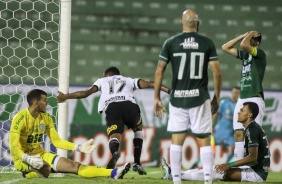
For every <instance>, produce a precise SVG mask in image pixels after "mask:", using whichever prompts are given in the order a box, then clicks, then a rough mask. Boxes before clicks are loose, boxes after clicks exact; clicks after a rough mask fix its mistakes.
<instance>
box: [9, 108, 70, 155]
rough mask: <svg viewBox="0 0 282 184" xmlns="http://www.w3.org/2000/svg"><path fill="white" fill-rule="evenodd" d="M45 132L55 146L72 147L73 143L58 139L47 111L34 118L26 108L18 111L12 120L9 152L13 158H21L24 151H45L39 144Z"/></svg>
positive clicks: (28, 152)
mask: <svg viewBox="0 0 282 184" xmlns="http://www.w3.org/2000/svg"><path fill="white" fill-rule="evenodd" d="M45 132H46V133H47V135H48V137H49V138H50V140H51V141H52V143H53V144H54V146H55V147H57V148H61V149H65V150H73V149H74V147H75V144H74V143H71V142H68V141H64V140H61V139H60V137H59V135H58V132H57V131H56V129H55V127H54V122H53V119H52V118H51V116H50V114H49V113H39V115H38V117H36V118H34V117H33V116H32V115H31V114H30V112H29V110H28V108H26V109H24V110H22V111H20V112H18V113H17V114H16V115H15V116H14V118H13V120H12V125H11V128H10V152H11V155H12V157H13V159H14V160H15V159H22V156H23V154H24V153H27V154H29V155H36V154H42V153H43V152H45V150H44V149H43V148H42V146H41V144H40V143H41V142H42V140H43V135H44V133H45Z"/></svg>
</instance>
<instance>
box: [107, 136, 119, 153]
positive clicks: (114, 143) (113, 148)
mask: <svg viewBox="0 0 282 184" xmlns="http://www.w3.org/2000/svg"><path fill="white" fill-rule="evenodd" d="M109 148H110V150H111V153H112V154H114V152H116V151H118V148H119V141H118V139H117V138H112V139H110V141H109Z"/></svg>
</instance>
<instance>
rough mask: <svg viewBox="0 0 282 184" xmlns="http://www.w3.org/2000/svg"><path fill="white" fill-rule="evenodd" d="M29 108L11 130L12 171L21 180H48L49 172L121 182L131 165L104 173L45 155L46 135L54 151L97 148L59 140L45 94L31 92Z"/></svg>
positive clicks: (16, 118) (42, 92)
mask: <svg viewBox="0 0 282 184" xmlns="http://www.w3.org/2000/svg"><path fill="white" fill-rule="evenodd" d="M27 102H28V105H29V106H28V108H26V109H24V110H22V111H20V112H18V113H17V114H16V115H15V117H14V118H13V121H12V125H11V129H10V151H11V155H12V158H13V161H14V165H15V168H16V169H17V170H19V171H21V172H22V174H23V177H24V178H40V177H44V178H47V177H48V176H49V174H50V173H51V172H59V173H73V174H77V175H79V176H83V177H89V178H90V177H98V176H102V177H103V176H104V177H112V178H114V179H119V178H122V177H123V175H124V174H126V173H127V172H128V170H129V169H130V164H129V163H126V164H125V165H123V166H121V167H118V168H115V169H105V168H101V167H96V166H86V165H83V164H81V163H79V162H75V161H73V160H70V159H68V158H65V157H60V156H59V155H56V154H53V153H49V152H46V151H45V150H44V149H43V148H42V146H41V144H40V143H41V142H42V140H43V135H44V133H45V132H46V133H47V135H48V137H49V138H50V140H51V141H52V143H53V144H54V146H55V147H57V148H61V149H65V150H73V151H80V152H83V153H92V152H93V151H94V149H95V148H96V145H94V144H93V139H90V140H89V141H87V142H86V143H83V144H74V143H71V142H68V141H65V140H62V139H60V137H59V135H58V132H57V131H56V129H55V127H54V122H53V120H52V118H51V116H50V115H49V114H48V113H47V112H46V107H47V105H48V101H47V94H46V92H45V91H43V90H40V89H34V90H31V91H30V92H28V94H27Z"/></svg>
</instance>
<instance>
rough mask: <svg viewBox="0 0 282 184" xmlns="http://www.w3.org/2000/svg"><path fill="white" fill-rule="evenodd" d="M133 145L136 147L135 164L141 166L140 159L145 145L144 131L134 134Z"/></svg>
mask: <svg viewBox="0 0 282 184" xmlns="http://www.w3.org/2000/svg"><path fill="white" fill-rule="evenodd" d="M133 145H134V163H137V164H139V165H141V164H140V157H141V152H142V145H143V132H142V131H136V132H135V133H134V139H133Z"/></svg>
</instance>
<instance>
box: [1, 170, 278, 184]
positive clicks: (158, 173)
mask: <svg viewBox="0 0 282 184" xmlns="http://www.w3.org/2000/svg"><path fill="white" fill-rule="evenodd" d="M145 169H146V171H147V173H148V174H147V175H138V174H137V173H135V172H133V171H132V169H131V170H130V171H129V172H128V173H127V174H126V175H125V176H124V179H122V180H114V179H111V178H102V177H99V178H82V177H79V176H76V175H73V174H64V175H63V177H56V175H55V174H51V177H50V178H48V179H23V178H22V177H21V173H0V184H55V183H58V184H93V183H95V184H96V183H98V184H116V183H117V184H118V183H127V184H169V183H170V184H171V183H172V182H171V181H168V180H163V179H162V176H163V173H162V170H161V169H160V168H156V167H154V168H145ZM182 183H187V184H188V183H189V184H203V182H196V181H182ZM213 183H214V184H223V183H226V184H235V183H236V184H238V183H241V184H250V183H248V182H223V181H215V182H213ZM265 183H268V184H282V173H277V172H270V173H269V176H268V179H267V181H266V182H265Z"/></svg>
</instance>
